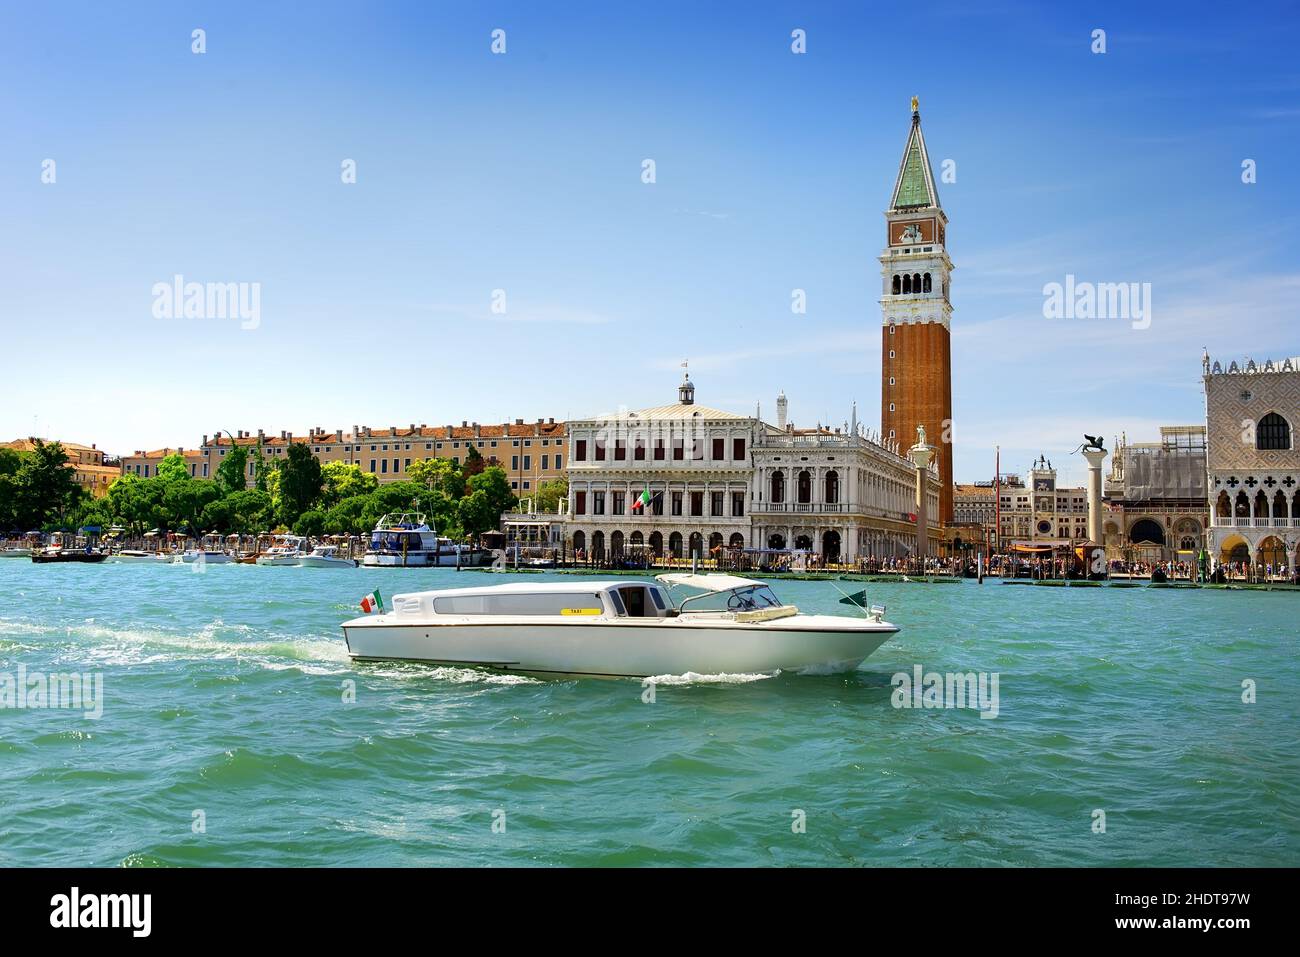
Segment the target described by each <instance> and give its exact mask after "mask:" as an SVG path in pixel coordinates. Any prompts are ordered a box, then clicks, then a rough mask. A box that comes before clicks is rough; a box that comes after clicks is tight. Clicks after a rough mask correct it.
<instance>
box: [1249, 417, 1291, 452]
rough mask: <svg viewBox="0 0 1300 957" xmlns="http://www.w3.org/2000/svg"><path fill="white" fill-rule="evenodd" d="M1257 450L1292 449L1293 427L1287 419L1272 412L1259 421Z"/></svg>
mask: <svg viewBox="0 0 1300 957" xmlns="http://www.w3.org/2000/svg"><path fill="white" fill-rule="evenodd" d="M1255 448H1257V449H1289V448H1291V426H1290V425H1289V424H1287V421H1286V419H1284V418H1282V416H1280V415H1278V414H1277V413H1276V412H1270V413H1269V414H1268V415H1266V416H1264V418H1262V419H1260V420H1259V425H1257V426H1256V427H1255Z"/></svg>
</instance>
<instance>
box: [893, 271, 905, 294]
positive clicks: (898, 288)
mask: <svg viewBox="0 0 1300 957" xmlns="http://www.w3.org/2000/svg"><path fill="white" fill-rule="evenodd" d="M902 291H903V278H902V277H901V276H900V275H899V274H898V273H894V295H895V296H897V295H898V294H899V293H901V292H902Z"/></svg>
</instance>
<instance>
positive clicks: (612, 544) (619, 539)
mask: <svg viewBox="0 0 1300 957" xmlns="http://www.w3.org/2000/svg"><path fill="white" fill-rule="evenodd" d="M609 553H610V555H612V556H613V557H615V558H618V557H619V556H621V555H622V554H623V533H622V532H615V533H614V534H613V535H611V536H609Z"/></svg>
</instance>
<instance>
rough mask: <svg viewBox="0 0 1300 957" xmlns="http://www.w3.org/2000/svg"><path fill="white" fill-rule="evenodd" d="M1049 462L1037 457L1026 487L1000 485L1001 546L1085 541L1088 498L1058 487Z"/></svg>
mask: <svg viewBox="0 0 1300 957" xmlns="http://www.w3.org/2000/svg"><path fill="white" fill-rule="evenodd" d="M1056 474H1057V473H1056V469H1055V467H1053V465H1052V463H1051V461H1050V460H1048V459H1047V458H1046V457H1044V456H1039V458H1038V459H1037V461H1035V462H1034V464H1033V466H1032V467H1031V468H1030V469H1029V478H1028V482H1027V484H1022V485H1012V484H1010V483H1009V482H1005V481H1004V482H1003V483H1002V485H1001V488H1000V495H1001V499H1002V502H1001V513H1002V514H1001V521H1002V529H1001V532H1002V544H1003V545H1004V546H1005V545H1008V544H1015V543H1016V542H1023V543H1026V544H1033V545H1068V544H1071V543H1072V542H1083V541H1087V538H1088V495H1087V490H1086V489H1083V488H1073V487H1071V488H1061V487H1058V486H1057V483H1056Z"/></svg>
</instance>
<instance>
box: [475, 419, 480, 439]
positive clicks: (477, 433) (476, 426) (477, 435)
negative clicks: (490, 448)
mask: <svg viewBox="0 0 1300 957" xmlns="http://www.w3.org/2000/svg"><path fill="white" fill-rule="evenodd" d="M479 428H480V426H479V424H478V423H477V422H475V423H474V438H476V439H477V438H478V437H479Z"/></svg>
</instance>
